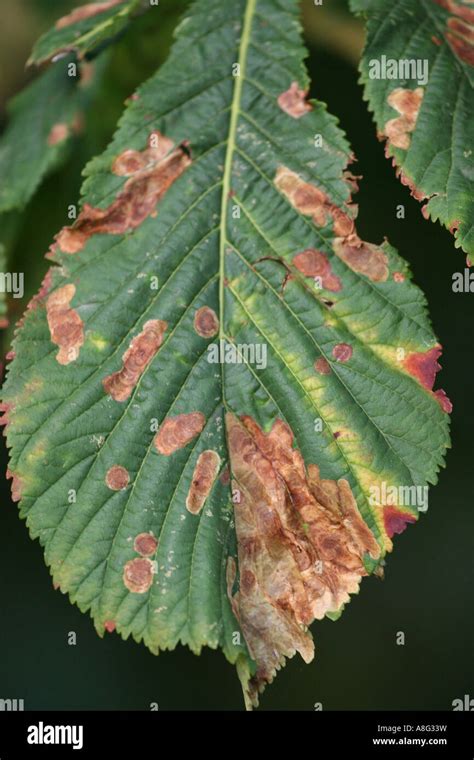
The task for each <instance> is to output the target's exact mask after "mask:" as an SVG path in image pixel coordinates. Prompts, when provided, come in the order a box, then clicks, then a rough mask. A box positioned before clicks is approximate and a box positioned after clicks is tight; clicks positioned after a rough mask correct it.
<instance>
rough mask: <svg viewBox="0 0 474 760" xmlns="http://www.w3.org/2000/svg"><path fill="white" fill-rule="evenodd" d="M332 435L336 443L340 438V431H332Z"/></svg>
mask: <svg viewBox="0 0 474 760" xmlns="http://www.w3.org/2000/svg"><path fill="white" fill-rule="evenodd" d="M332 435H333V438H335V439H336V441H337V439H338V438H340V437H341V432H340V430H336V431H334V433H333V434H332Z"/></svg>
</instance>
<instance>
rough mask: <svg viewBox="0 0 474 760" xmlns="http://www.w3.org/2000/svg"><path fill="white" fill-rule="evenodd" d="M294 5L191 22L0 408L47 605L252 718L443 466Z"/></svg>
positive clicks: (105, 170)
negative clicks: (222, 680) (75, 610)
mask: <svg viewBox="0 0 474 760" xmlns="http://www.w3.org/2000/svg"><path fill="white" fill-rule="evenodd" d="M296 6H297V3H296V2H294V3H289V2H286V3H284V4H283V3H281V2H279V1H278V0H248V2H245V1H244V0H236V1H235V2H232V3H222V2H221V1H220V0H198V2H196V3H195V5H194V6H193V9H192V11H191V12H190V13H189V15H188V16H187V17H186V18H185V19H184V20H183V22H182V23H181V24H180V26H179V33H178V39H177V41H176V43H175V45H174V48H173V50H172V53H171V55H170V57H169V59H168V61H167V62H166V63H165V64H164V65H163V67H162V68H161V70H160V71H159V72H158V73H157V75H156V76H154V77H153V78H152V79H151V80H149V81H148V82H147V83H146V84H145V85H143V86H142V87H141V88H140V90H139V91H138V93H137V95H136V97H135V98H134V99H133V101H132V102H131V103H130V105H129V106H128V108H127V109H126V112H125V114H124V116H123V117H122V119H121V122H120V125H119V128H118V130H117V133H116V135H115V137H114V139H113V141H112V143H111V144H110V145H109V147H108V148H107V150H106V151H105V153H104V154H103V155H102V156H100V157H98V158H96V159H94V160H93V161H92V162H91V163H90V164H89V166H88V168H87V179H86V182H85V185H84V188H83V206H82V212H81V214H80V216H79V217H78V219H77V221H76V222H75V224H74V225H73V226H72V227H70V228H65V229H63V230H62V231H61V232H60V233H59V235H58V236H57V238H56V244H55V247H54V249H53V254H52V255H53V258H54V261H55V262H56V264H57V265H56V266H53V267H52V268H51V271H50V274H49V276H48V279H47V281H46V282H45V283H44V286H43V288H42V291H41V293H40V294H39V295H38V297H37V298H36V299H35V300H34V302H33V304H32V305H31V308H30V309H29V310H28V312H27V313H26V315H25V318H24V323H23V326H22V327H21V329H20V330H19V332H18V335H17V337H16V340H15V350H16V359H15V360H14V361H13V363H12V365H11V368H10V371H9V375H8V380H7V383H6V387H5V390H4V410H5V416H6V421H8V423H9V424H8V430H7V435H8V445H9V447H10V448H11V461H10V472H11V475H12V477H13V493H14V498H15V499H20V498H21V505H20V510H21V515H22V517H23V518H26V520H27V524H28V527H29V530H30V532H31V535H32V536H33V537H37V538H39V540H40V541H41V543H42V545H43V546H44V550H45V557H46V562H47V564H48V565H49V566H50V568H51V572H52V574H53V578H54V582H55V583H56V584H58V585H59V586H60V588H61V590H62V591H63V592H67V593H68V594H69V596H70V598H71V600H72V601H73V602H75V603H76V604H77V605H78V606H79V607H80V609H81V610H83V611H90V613H91V615H92V617H93V619H94V622H95V625H96V628H97V631H98V632H99V634H100V635H103V634H104V632H105V631H111V630H114V629H116V630H117V631H118V632H119V634H120V635H121V636H123V637H124V638H127V637H129V636H132V637H133V638H134V639H135V640H136V641H144V642H145V644H146V645H147V646H148V647H149V649H150V650H151V651H152V652H155V653H157V652H158V651H160V650H162V649H172V648H174V647H175V646H176V644H178V643H182V644H186V645H188V646H189V647H190V648H191V649H192V650H193V651H194V652H196V653H198V652H200V650H201V648H202V647H203V646H210V647H213V648H217V647H221V648H222V649H223V651H224V653H225V655H226V657H227V658H228V659H229V660H230V661H231V662H235V663H236V665H237V669H238V672H239V676H240V678H241V681H242V684H243V688H244V694H245V699H246V703H247V705H248V706H250V705H252V704H256V702H257V699H258V692H259V691H261V690H262V689H263V687H264V685H265V683H267V682H269V681H271V680H272V679H273V677H274V675H275V672H276V671H277V670H278V669H279V667H281V666H282V665H283V663H284V660H285V658H286V657H291V656H292V655H294V654H295V652H296V651H299V652H300V653H301V654H302V656H303V657H304V659H305V660H306V661H308V660H310V659H311V657H312V656H313V643H312V638H311V634H310V633H309V631H308V630H307V628H306V626H307V625H309V624H310V623H311V622H312V620H313V619H315V618H318V619H320V618H322V617H324V615H325V614H326V613H328V614H329V616H331V617H333V618H335V617H337V614H338V612H339V611H340V610H341V609H342V607H343V606H344V604H346V603H347V602H348V601H349V599H350V593H352V592H356V591H357V589H358V585H359V581H360V580H361V578H362V577H363V576H365V575H367V574H368V573H371V572H374V573H376V574H379V575H380V574H381V572H382V565H383V557H384V555H385V553H386V552H387V551H389V550H390V549H391V547H392V541H391V537H392V536H393V534H394V533H398V532H401V530H402V529H403V528H404V527H406V524H407V523H410V522H414V521H416V519H417V518H418V511H419V509H418V508H420V509H424V508H425V507H426V499H425V498H424V497H425V496H426V494H425V492H424V491H423V488H424V486H425V485H426V483H427V482H430V483H434V482H435V481H436V478H437V471H438V469H439V467H440V466H441V464H442V463H443V456H444V451H445V448H446V446H447V445H448V416H447V414H446V413H445V412H446V411H448V410H449V402H448V400H447V398H446V397H445V395H444V394H443V392H442V391H437V392H433V391H432V386H433V383H434V379H435V374H436V371H437V369H439V365H437V362H436V359H437V357H438V356H439V353H440V349H439V347H438V344H437V341H436V338H435V336H434V335H433V332H432V329H431V327H430V324H429V320H428V317H427V314H426V307H425V301H424V297H423V295H422V294H421V292H420V291H419V290H418V288H417V287H416V286H415V285H414V284H413V283H412V282H411V281H410V272H409V269H408V266H407V264H406V262H404V261H403V259H401V258H400V257H399V256H398V255H397V253H396V252H395V250H394V249H393V248H392V247H391V246H390V245H389V244H388V243H386V242H384V243H382V244H381V245H380V246H375V245H371V244H369V243H365V242H363V241H362V240H361V239H360V238H359V237H358V235H357V232H356V230H355V227H354V218H355V216H356V207H355V206H354V204H353V203H352V201H351V192H352V191H354V190H355V178H354V177H353V176H352V175H351V174H350V173H348V172H347V170H346V166H347V163H348V161H349V160H350V157H351V153H350V149H349V146H348V144H347V142H346V140H345V138H344V136H343V134H342V133H341V131H340V129H339V128H338V126H337V122H336V120H335V119H334V118H333V117H332V116H330V115H329V114H328V113H327V111H326V108H325V106H324V105H323V104H321V103H318V102H316V101H313V102H312V103H311V104H310V103H308V102H307V101H306V100H305V98H304V90H306V88H307V84H308V82H307V74H306V71H305V68H304V66H303V63H302V61H303V58H304V56H305V50H304V48H303V46H302V44H301V37H300V27H299V23H298V20H297V7H296ZM229 467H230V469H231V477H232V479H233V482H232V480H230V478H229V473H228V468H229ZM400 487H403V488H405V489H412V490H411V491H409V494H408V497H407V498H406V499H399V500H398V501H397V500H396V496H397V494H399V493H400V491H399V488H400ZM387 488H389V489H390V488H391V489H396V492H395V491H394V490H392V491H387ZM417 488H418V489H419V490H418V491H417V490H416V489H417ZM384 489H385V490H384ZM410 495H411V497H410ZM422 496H423V498H422ZM409 497H410V498H409ZM390 504H391V506H390Z"/></svg>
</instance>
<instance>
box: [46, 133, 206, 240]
mask: <svg viewBox="0 0 474 760" xmlns="http://www.w3.org/2000/svg"><path fill="white" fill-rule="evenodd" d="M157 134H159V133H152V135H151V136H150V139H151V138H152V137H153V135H157ZM172 145H173V143H172V142H171V140H168V138H165V137H163V136H160V138H159V139H158V140H157V144H156V148H150V147H149V148H148V149H146V150H145V151H144V152H143V153H139V152H138V151H134V150H127V151H125V152H124V153H122V154H121V155H120V156H118V157H117V158H116V159H115V161H114V164H113V170H114V172H115V173H116V174H120V175H121V176H129V179H128V180H127V181H126V182H125V184H124V186H123V189H122V190H121V192H120V193H119V194H118V196H117V198H116V199H115V201H113V203H112V204H111V205H110V206H108V207H107V208H105V209H102V208H94V207H92V206H90V205H89V204H88V203H85V204H84V207H83V209H82V211H81V213H80V214H79V216H78V218H77V220H76V221H75V223H74V224H73V225H72V226H71V227H63V229H62V230H61V231H60V232H59V234H58V235H56V241H57V244H58V245H59V247H60V248H61V250H62V251H63V252H64V253H77V252H78V251H80V250H82V248H83V247H84V245H85V244H86V242H87V241H88V239H89V238H90V237H92V235H98V234H104V235H105V234H107V235H123V234H124V233H125V232H127V231H128V230H131V229H135V228H136V227H138V226H139V225H140V224H142V222H144V221H145V219H146V218H147V217H148V216H150V215H151V214H152V213H153V212H154V210H155V207H156V205H157V204H158V203H159V201H161V200H162V198H163V197H164V196H165V194H166V192H167V190H168V189H169V188H170V187H171V185H172V184H173V183H174V182H175V180H177V179H178V177H179V176H180V175H181V174H182V173H183V172H184V170H185V169H187V168H188V166H189V165H190V164H191V158H190V157H189V150H187V149H185V146H184V144H182V145H180V146H178V147H177V148H175V149H174V150H171V147H172ZM165 150H166V151H168V152H167V153H166V155H163V154H164V151H165Z"/></svg>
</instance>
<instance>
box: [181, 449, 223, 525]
mask: <svg viewBox="0 0 474 760" xmlns="http://www.w3.org/2000/svg"><path fill="white" fill-rule="evenodd" d="M220 464H221V458H220V456H219V454H218V453H217V451H211V450H208V451H203V452H202V453H201V454H199V457H198V460H197V462H196V466H195V468H194V473H193V479H192V482H191V485H190V487H189V492H188V496H187V498H186V508H187V510H188V511H189V512H191V514H193V515H197V514H198V513H199V512H200V511H201V509H202V508H203V506H204V503H205V501H206V499H207V497H208V496H209V494H210V492H211V489H212V486H213V485H214V481H215V479H216V477H217V473H218V472H219V467H220Z"/></svg>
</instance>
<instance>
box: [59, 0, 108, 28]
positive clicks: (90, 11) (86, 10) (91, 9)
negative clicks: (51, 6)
mask: <svg viewBox="0 0 474 760" xmlns="http://www.w3.org/2000/svg"><path fill="white" fill-rule="evenodd" d="M120 3H123V0H104V1H103V2H101V3H87V5H81V6H80V7H79V8H75V9H74V10H73V11H71V13H68V15H67V16H63V17H62V18H60V19H58V20H57V21H56V24H55V26H56V29H64V27H66V26H71V25H72V24H78V23H79V21H84V20H85V19H88V18H92V17H93V16H97V15H98V14H99V13H104V12H105V11H108V10H110V8H113V7H114V5H119V4H120Z"/></svg>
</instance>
